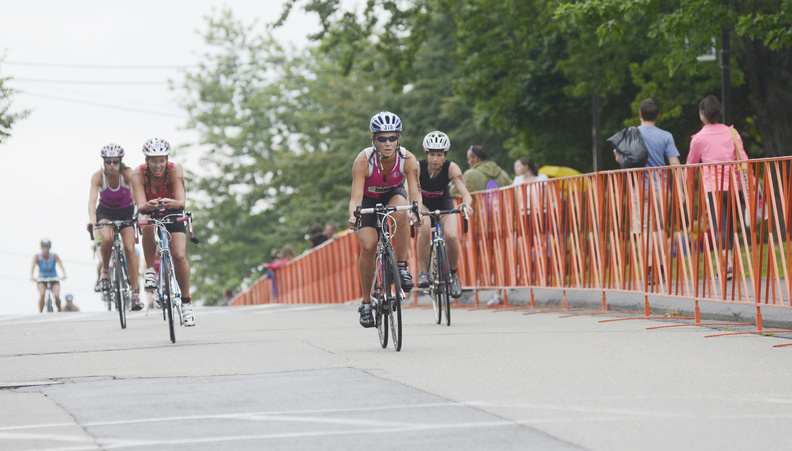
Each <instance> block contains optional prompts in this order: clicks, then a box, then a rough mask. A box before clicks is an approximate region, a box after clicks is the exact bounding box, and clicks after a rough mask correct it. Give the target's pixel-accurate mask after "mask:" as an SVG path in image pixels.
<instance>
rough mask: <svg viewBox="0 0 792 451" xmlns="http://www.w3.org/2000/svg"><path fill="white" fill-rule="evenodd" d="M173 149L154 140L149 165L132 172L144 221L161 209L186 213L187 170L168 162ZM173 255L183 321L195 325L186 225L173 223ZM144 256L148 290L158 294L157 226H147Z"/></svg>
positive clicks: (147, 148)
mask: <svg viewBox="0 0 792 451" xmlns="http://www.w3.org/2000/svg"><path fill="white" fill-rule="evenodd" d="M170 152H171V146H170V144H169V143H168V141H165V140H164V139H159V138H151V139H149V140H148V141H146V143H145V144H144V145H143V155H145V156H146V163H145V164H142V165H140V166H139V167H137V168H135V170H134V172H133V173H132V195H133V196H134V197H135V203H136V204H137V206H138V211H139V212H140V213H141V214H142V216H143V217H144V218H146V217H148V216H149V215H150V214H151V213H153V212H155V211H156V210H158V209H159V208H160V206H161V207H163V208H164V209H165V213H166V214H171V213H178V212H181V211H184V205H185V203H186V201H187V192H186V190H185V185H184V171H183V170H182V168H181V166H179V165H178V164H176V163H174V162H172V161H168V156H169V155H170ZM167 229H168V231H169V232H170V252H171V257H172V258H173V269H174V272H175V273H176V281H177V282H178V283H179V287H180V288H181V291H182V293H181V294H182V299H181V302H182V307H181V310H182V319H183V320H184V325H185V326H194V325H195V314H194V313H193V307H192V302H191V301H192V298H191V297H190V264H189V263H188V262H187V227H186V225H185V224H184V223H183V222H177V223H174V224H169V225H168V226H167ZM141 234H142V236H143V256H144V258H145V259H146V266H147V267H148V269H147V270H146V273H145V275H144V279H145V284H144V287H145V289H146V291H154V290H155V289H156V286H157V273H156V270H155V269H154V260H155V258H156V251H157V245H156V242H155V241H154V226H143V227H142V228H141Z"/></svg>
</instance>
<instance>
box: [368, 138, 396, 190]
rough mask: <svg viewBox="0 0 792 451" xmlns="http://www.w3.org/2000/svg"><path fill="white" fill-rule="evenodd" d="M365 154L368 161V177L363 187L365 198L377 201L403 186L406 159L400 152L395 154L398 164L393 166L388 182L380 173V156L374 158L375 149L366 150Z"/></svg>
mask: <svg viewBox="0 0 792 451" xmlns="http://www.w3.org/2000/svg"><path fill="white" fill-rule="evenodd" d="M364 152H365V153H366V159H367V160H368V176H367V177H366V181H365V184H364V185H363V195H364V196H366V197H372V198H374V199H377V198H379V197H380V196H381V195H383V194H385V193H387V192H388V191H390V190H392V189H393V188H396V187H397V186H400V185H401V184H402V182H403V181H404V157H402V155H401V153H400V152H399V151H396V152H395V153H394V155H395V158H396V164H394V165H393V169H392V170H391V173H390V178H388V181H387V182H386V181H385V180H384V179H383V178H382V173H381V172H380V168H379V154H376V155H374V156H373V157H372V154H374V153H375V150H374V148H373V147H369V148H367V149H365V150H364Z"/></svg>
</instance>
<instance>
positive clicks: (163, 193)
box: [140, 162, 175, 200]
mask: <svg viewBox="0 0 792 451" xmlns="http://www.w3.org/2000/svg"><path fill="white" fill-rule="evenodd" d="M173 164H174V163H172V162H169V163H168V173H170V172H171V171H173ZM140 173H141V174H143V176H144V177H145V176H146V165H145V164H141V165H140ZM174 196H175V193H174V192H173V191H172V190H171V189H170V184H169V183H168V180H165V184H164V185H163V186H162V189H161V190H159V191H158V192H156V193H155V192H153V191H151V187H150V186H149V187H146V200H151V199H158V198H165V199H173V198H174Z"/></svg>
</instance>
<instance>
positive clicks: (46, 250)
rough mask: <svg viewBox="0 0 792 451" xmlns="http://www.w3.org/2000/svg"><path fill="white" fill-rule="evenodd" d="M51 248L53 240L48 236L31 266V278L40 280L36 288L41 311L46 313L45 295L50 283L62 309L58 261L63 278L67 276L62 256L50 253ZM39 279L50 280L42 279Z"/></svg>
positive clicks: (57, 302)
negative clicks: (36, 271) (36, 273)
mask: <svg viewBox="0 0 792 451" xmlns="http://www.w3.org/2000/svg"><path fill="white" fill-rule="evenodd" d="M50 248H52V242H51V241H50V240H48V239H46V238H45V239H43V240H41V253H40V254H36V255H34V256H33V266H31V267H30V280H32V281H34V282H38V283H37V284H36V288H38V291H39V313H44V295H45V294H46V293H47V285H48V284H49V286H50V289H51V290H52V295H53V296H55V306H56V307H57V308H58V311H59V312H60V311H62V309H61V300H60V281H58V270H57V269H56V268H55V264H56V263H57V264H58V266H60V269H61V273H63V277H61V279H65V278H66V270H65V269H64V268H63V263H62V262H61V259H60V257H58V254H53V253H50ZM36 266H38V269H39V273H38V278H36V277H34V273H35V270H36ZM39 279H50V280H48V281H41V280H39Z"/></svg>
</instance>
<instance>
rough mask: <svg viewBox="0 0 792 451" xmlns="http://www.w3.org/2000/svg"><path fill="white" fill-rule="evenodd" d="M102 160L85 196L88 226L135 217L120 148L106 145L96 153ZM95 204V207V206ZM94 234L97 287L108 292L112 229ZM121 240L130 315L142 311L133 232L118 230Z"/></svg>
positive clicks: (130, 170)
mask: <svg viewBox="0 0 792 451" xmlns="http://www.w3.org/2000/svg"><path fill="white" fill-rule="evenodd" d="M99 154H100V155H101V157H102V160H103V164H102V168H101V169H99V170H98V171H96V172H95V173H94V175H93V177H91V192H90V194H89V196H88V218H89V220H90V221H91V222H90V223H89V226H90V225H91V224H96V223H97V222H108V221H123V220H125V219H132V217H133V216H134V215H135V205H134V203H133V201H132V190H131V188H130V186H129V182H130V180H131V179H132V169H131V168H129V167H127V166H126V165H125V164H124V162H123V158H124V148H123V147H121V146H119V145H118V144H108V145H106V146H104V147H102V150H101V151H100V152H99ZM97 200H98V201H99V205H97V204H96V202H97ZM97 232H98V233H96V234H95V236H96V237H97V241H98V242H100V243H101V245H100V246H101V247H100V249H99V252H100V254H101V256H102V272H101V275H100V276H99V283H100V287H101V289H102V290H109V289H110V282H109V279H108V278H109V276H110V255H111V252H112V251H113V230H112V227H102V228H101V229H98V230H97ZM121 240H122V241H123V242H124V254H126V260H127V265H128V266H129V283H130V285H131V286H132V306H131V309H132V310H133V311H139V310H141V309H142V308H143V304H142V303H141V302H140V294H139V293H140V285H139V282H138V264H139V260H138V257H137V255H135V229H134V228H133V227H131V226H126V227H122V228H121Z"/></svg>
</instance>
